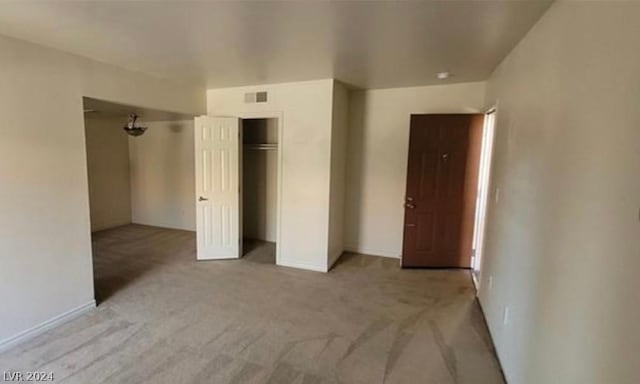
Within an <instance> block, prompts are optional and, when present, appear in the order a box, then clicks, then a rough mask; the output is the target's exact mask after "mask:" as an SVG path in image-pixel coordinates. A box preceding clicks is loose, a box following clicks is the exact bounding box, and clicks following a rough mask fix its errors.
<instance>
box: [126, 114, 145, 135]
mask: <svg viewBox="0 0 640 384" xmlns="http://www.w3.org/2000/svg"><path fill="white" fill-rule="evenodd" d="M136 120H138V115H136V114H135V113H132V114H130V115H129V122H128V123H127V125H125V126H124V127H123V129H124V131H125V132H127V134H128V135H129V136H134V137H135V136H140V135H142V134H143V133H144V131H146V130H147V127H140V126H136Z"/></svg>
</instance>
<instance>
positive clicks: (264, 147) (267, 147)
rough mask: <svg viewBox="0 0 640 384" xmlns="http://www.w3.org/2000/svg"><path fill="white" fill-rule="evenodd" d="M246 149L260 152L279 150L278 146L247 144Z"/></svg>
mask: <svg viewBox="0 0 640 384" xmlns="http://www.w3.org/2000/svg"><path fill="white" fill-rule="evenodd" d="M244 149H247V150H260V151H270V150H277V149H278V144H245V145H244Z"/></svg>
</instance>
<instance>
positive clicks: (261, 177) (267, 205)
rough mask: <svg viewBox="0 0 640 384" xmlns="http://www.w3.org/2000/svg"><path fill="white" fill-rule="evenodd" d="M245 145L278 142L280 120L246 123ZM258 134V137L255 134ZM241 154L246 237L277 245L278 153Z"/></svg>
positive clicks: (244, 125) (248, 121)
mask: <svg viewBox="0 0 640 384" xmlns="http://www.w3.org/2000/svg"><path fill="white" fill-rule="evenodd" d="M242 130H243V138H244V139H245V140H244V141H245V143H246V142H247V141H249V142H251V143H276V144H277V143H278V120H277V119H254V120H251V119H249V120H244V121H243V128H242ZM256 133H257V135H256ZM248 147H250V144H245V146H244V151H243V153H242V197H243V201H242V226H243V228H242V229H243V233H242V234H243V237H244V238H247V239H257V240H265V241H271V242H275V241H276V240H277V233H278V221H277V218H278V216H277V215H278V211H277V208H278V151H277V150H251V149H247V148H248Z"/></svg>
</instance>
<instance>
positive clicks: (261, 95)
mask: <svg viewBox="0 0 640 384" xmlns="http://www.w3.org/2000/svg"><path fill="white" fill-rule="evenodd" d="M244 102H245V103H266V102H267V92H265V91H262V92H247V93H245V94H244Z"/></svg>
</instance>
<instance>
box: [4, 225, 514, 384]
mask: <svg viewBox="0 0 640 384" xmlns="http://www.w3.org/2000/svg"><path fill="white" fill-rule="evenodd" d="M250 249H251V252H249V254H248V255H247V257H245V258H244V259H242V260H234V261H207V262H196V261H195V253H194V251H195V236H194V234H193V233H191V232H184V231H175V230H167V229H160V228H153V227H145V226H138V225H130V226H125V227H121V228H117V229H113V230H108V231H104V232H100V233H97V234H95V236H94V269H95V278H96V296H97V299H98V301H99V305H98V308H97V309H96V310H95V311H93V312H92V313H90V314H87V315H85V316H82V317H80V318H77V319H75V320H73V321H71V322H69V323H66V324H64V325H62V326H60V327H58V328H56V329H53V330H51V331H49V332H47V333H45V334H43V335H41V336H39V337H37V338H35V339H32V340H30V341H29V342H27V343H24V344H22V345H19V346H17V347H15V348H13V349H12V350H9V351H7V352H5V353H4V354H2V355H0V370H7V369H11V370H23V371H33V370H39V371H53V372H54V375H55V382H56V383H60V382H64V383H91V384H98V383H144V382H148V383H172V384H175V383H287V384H288V383H300V384H311V383H363V384H374V383H407V384H415V383H474V384H491V383H502V382H503V380H502V377H501V374H500V369H499V366H498V364H497V361H496V358H495V355H494V352H493V350H492V347H491V341H490V338H489V336H488V333H487V330H486V328H485V324H484V321H483V318H482V315H481V313H480V310H479V308H478V305H477V303H476V301H475V299H474V291H473V286H472V284H471V281H470V278H469V274H468V273H467V272H465V271H448V270H401V269H400V268H399V267H398V261H397V260H393V259H387V258H381V257H372V256H362V255H352V254H346V255H344V256H343V257H342V258H341V259H340V261H339V262H338V264H337V265H336V266H335V268H334V269H333V270H332V271H331V272H330V273H328V274H322V273H317V272H306V271H300V270H296V269H291V268H285V267H278V266H275V265H273V264H271V263H270V262H269V260H273V258H272V252H273V244H268V243H264V244H260V243H258V244H252V245H251V247H250ZM270 255H271V256H270Z"/></svg>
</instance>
